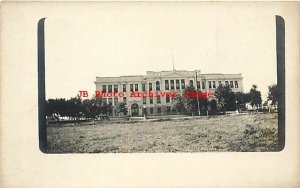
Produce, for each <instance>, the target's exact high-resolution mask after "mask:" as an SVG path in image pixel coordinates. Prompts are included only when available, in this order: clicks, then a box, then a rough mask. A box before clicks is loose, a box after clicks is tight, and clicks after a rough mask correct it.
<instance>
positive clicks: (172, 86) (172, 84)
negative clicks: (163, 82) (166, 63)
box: [171, 80, 174, 90]
mask: <svg viewBox="0 0 300 188" xmlns="http://www.w3.org/2000/svg"><path fill="white" fill-rule="evenodd" d="M173 89H174V80H171V90H173Z"/></svg>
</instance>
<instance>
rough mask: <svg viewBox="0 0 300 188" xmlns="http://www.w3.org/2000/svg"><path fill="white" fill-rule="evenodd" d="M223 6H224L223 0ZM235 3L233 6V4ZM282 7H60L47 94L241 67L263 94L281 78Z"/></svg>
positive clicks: (49, 34)
mask: <svg viewBox="0 0 300 188" xmlns="http://www.w3.org/2000/svg"><path fill="white" fill-rule="evenodd" d="M221 5H222V6H221ZM231 5H232V4H231ZM276 9H279V7H277V8H276V7H273V8H269V9H268V8H266V7H265V8H264V9H263V8H260V7H258V6H257V5H255V4H250V5H247V6H238V5H233V6H226V5H225V4H215V3H211V4H209V3H206V4H205V5H204V4H199V3H198V4H197V3H182V4H180V3H161V4H159V3H148V4H146V3H140V4H134V3H128V4H123V5H121V4H110V3H107V4H105V3H104V4H99V6H81V7H80V8H78V7H77V6H70V7H69V8H67V7H65V6H64V7H63V8H62V7H59V6H58V7H56V8H55V11H52V12H50V13H49V15H48V16H46V17H47V19H46V22H45V31H46V97H47V98H56V97H65V98H70V97H74V96H76V94H77V92H78V91H79V90H88V91H89V92H90V93H91V92H94V91H95V84H94V83H93V82H94V81H95V79H96V76H121V75H143V74H146V71H166V70H172V48H173V49H174V58H175V68H176V69H177V70H189V71H191V70H196V69H200V70H201V71H202V73H242V75H243V77H244V80H243V83H244V91H245V92H248V91H249V89H250V88H251V85H252V84H256V85H258V89H259V90H260V91H262V95H263V99H265V98H266V96H267V90H268V88H267V87H268V85H271V84H274V83H276V79H277V77H276V46H275V44H276V41H275V14H276Z"/></svg>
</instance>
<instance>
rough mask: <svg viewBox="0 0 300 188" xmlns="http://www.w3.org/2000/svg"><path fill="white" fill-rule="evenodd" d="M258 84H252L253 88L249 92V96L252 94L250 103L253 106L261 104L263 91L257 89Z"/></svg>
mask: <svg viewBox="0 0 300 188" xmlns="http://www.w3.org/2000/svg"><path fill="white" fill-rule="evenodd" d="M257 88H258V87H257V85H252V88H251V89H250V92H249V96H250V104H251V106H252V107H253V106H254V105H255V106H258V105H261V102H262V100H261V93H260V91H258V90H257Z"/></svg>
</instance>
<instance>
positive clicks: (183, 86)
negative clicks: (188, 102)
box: [181, 79, 185, 89]
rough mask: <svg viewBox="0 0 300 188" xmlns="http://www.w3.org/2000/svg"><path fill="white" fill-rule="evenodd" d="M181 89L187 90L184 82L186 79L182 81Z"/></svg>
mask: <svg viewBox="0 0 300 188" xmlns="http://www.w3.org/2000/svg"><path fill="white" fill-rule="evenodd" d="M181 89H185V81H184V79H181Z"/></svg>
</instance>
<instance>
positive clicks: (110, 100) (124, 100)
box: [104, 96, 171, 105]
mask: <svg viewBox="0 0 300 188" xmlns="http://www.w3.org/2000/svg"><path fill="white" fill-rule="evenodd" d="M155 98H156V103H157V104H161V98H160V96H157V97H155ZM165 98H166V103H170V102H171V97H170V96H166V97H165ZM104 100H106V99H105V98H104ZM113 100H114V104H117V103H118V102H119V99H118V98H117V97H115V98H108V99H107V101H105V102H107V103H109V104H111V105H112V104H113ZM123 102H126V103H127V98H126V97H123ZM153 102H154V100H153V97H149V104H153ZM143 104H147V100H146V97H143Z"/></svg>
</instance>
